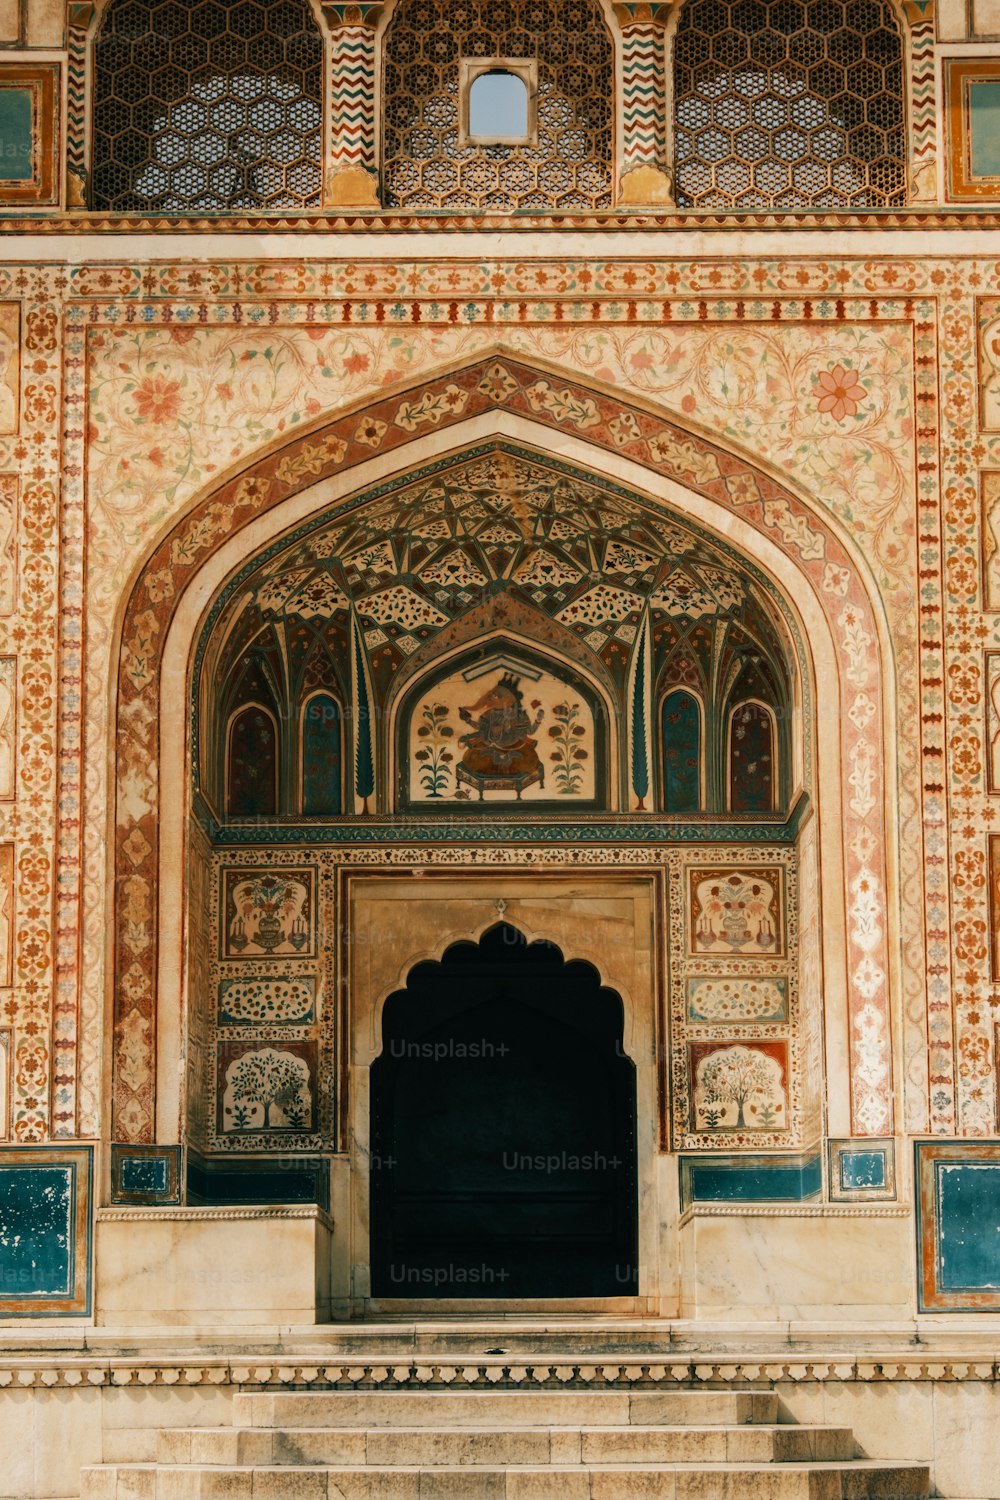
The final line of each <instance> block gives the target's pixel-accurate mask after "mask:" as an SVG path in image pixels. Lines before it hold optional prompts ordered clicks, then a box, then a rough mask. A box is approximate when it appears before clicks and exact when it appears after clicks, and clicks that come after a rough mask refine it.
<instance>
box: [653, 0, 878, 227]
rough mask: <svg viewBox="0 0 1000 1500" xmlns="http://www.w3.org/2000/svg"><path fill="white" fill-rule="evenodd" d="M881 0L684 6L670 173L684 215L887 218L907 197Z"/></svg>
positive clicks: (708, 1) (693, 2)
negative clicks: (800, 211)
mask: <svg viewBox="0 0 1000 1500" xmlns="http://www.w3.org/2000/svg"><path fill="white" fill-rule="evenodd" d="M904 98H905V94H904V88H903V49H902V38H901V35H900V29H899V25H898V23H897V21H896V18H895V16H894V15H893V13H892V10H891V7H890V4H889V0H686V3H685V5H684V8H683V10H682V11H681V15H680V20H679V22H678V25H677V32H676V35H675V37H674V153H675V161H674V176H675V190H676V195H677V202H678V205H679V206H681V207H685V208H687V207H690V208H723V209H751V210H752V209H757V210H762V209H773V208H813V209H828V208H883V207H890V206H892V205H893V204H898V203H902V202H903V200H904V196H905V186H906V128H905V119H904Z"/></svg>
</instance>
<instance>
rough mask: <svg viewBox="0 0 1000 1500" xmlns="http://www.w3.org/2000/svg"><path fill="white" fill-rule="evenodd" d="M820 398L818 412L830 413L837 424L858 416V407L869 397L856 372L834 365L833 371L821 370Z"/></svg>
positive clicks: (819, 378)
mask: <svg viewBox="0 0 1000 1500" xmlns="http://www.w3.org/2000/svg"><path fill="white" fill-rule="evenodd" d="M817 379H818V383H819V388H820V398H819V405H818V407H817V410H818V411H821V412H829V414H830V416H831V417H832V418H833V420H834V421H835V422H842V421H843V420H844V418H845V417H853V416H855V415H856V414H857V410H858V405H859V403H860V402H862V401H863V400H864V399H865V397H866V396H867V395H868V392H867V391H866V390H865V388H864V386H863V385H862V384H861V383H860V381H859V379H858V374H857V372H856V371H854V370H847V369H845V368H844V366H843V365H834V367H833V369H832V370H820V372H819V375H818V377H817Z"/></svg>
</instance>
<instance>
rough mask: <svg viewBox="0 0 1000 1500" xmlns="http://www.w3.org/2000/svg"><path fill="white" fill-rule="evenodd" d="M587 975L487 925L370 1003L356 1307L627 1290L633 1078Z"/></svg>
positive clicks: (611, 1010) (593, 976)
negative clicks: (365, 1255) (368, 1158)
mask: <svg viewBox="0 0 1000 1500" xmlns="http://www.w3.org/2000/svg"><path fill="white" fill-rule="evenodd" d="M623 1023H624V1011H623V1006H622V1002H621V999H620V998H619V996H618V995H616V994H615V993H614V991H613V990H609V989H605V988H603V987H602V986H601V982H600V977H599V975H598V974H597V972H596V970H595V969H594V968H593V967H592V966H591V965H590V964H588V963H584V962H580V961H572V962H569V963H567V962H565V961H564V959H563V957H562V954H561V953H560V952H559V949H558V948H556V947H555V946H554V945H552V944H550V943H544V942H536V943H531V944H529V943H528V942H527V941H526V940H525V938H524V937H523V935H522V934H521V933H519V932H517V931H516V930H515V929H514V928H512V927H510V926H508V925H507V924H505V923H502V924H500V925H498V926H496V927H494V928H492V929H491V930H490V931H489V932H488V933H486V934H485V935H484V937H483V938H482V939H481V941H480V942H479V943H478V944H474V943H458V944H456V945H455V946H454V947H452V948H449V949H448V951H447V952H446V953H445V955H444V957H443V959H442V960H441V962H440V963H421V964H418V965H416V966H415V967H414V969H413V970H412V971H411V973H410V975H409V977H408V979H407V983H406V988H405V989H404V990H399V991H397V992H396V993H395V994H393V995H391V996H390V997H389V999H388V1000H387V1001H386V1005H385V1009H384V1013H383V1021H382V1053H381V1055H380V1056H379V1057H378V1058H377V1059H376V1060H375V1062H374V1063H373V1065H372V1070H371V1085H372V1094H371V1097H372V1162H371V1224H372V1229H371V1233H372V1294H373V1296H375V1297H377V1298H398V1297H414V1298H427V1297H436V1298H526V1297H550V1298H551V1297H571V1298H581V1297H614V1296H617V1297H622V1296H634V1295H635V1294H636V1292H637V1290H638V1268H637V1264H636V1260H637V1254H636V1239H637V1218H638V1214H637V1202H636V1147H635V1134H636V1131H635V1125H636V1119H635V1113H636V1089H635V1068H634V1066H633V1064H632V1062H631V1060H630V1059H629V1058H628V1057H627V1056H626V1055H625V1051H624V1046H623Z"/></svg>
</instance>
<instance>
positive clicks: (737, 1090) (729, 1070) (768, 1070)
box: [698, 1047, 777, 1130]
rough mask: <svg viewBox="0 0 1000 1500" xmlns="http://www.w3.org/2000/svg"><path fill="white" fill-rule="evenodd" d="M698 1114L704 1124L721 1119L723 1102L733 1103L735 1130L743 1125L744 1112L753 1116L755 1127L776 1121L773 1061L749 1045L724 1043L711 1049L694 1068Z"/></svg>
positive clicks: (743, 1127)
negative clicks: (708, 1054)
mask: <svg viewBox="0 0 1000 1500" xmlns="http://www.w3.org/2000/svg"><path fill="white" fill-rule="evenodd" d="M698 1094H699V1114H700V1115H701V1116H702V1118H703V1120H704V1123H705V1124H711V1126H718V1125H720V1124H721V1123H722V1117H723V1112H724V1110H725V1108H726V1106H729V1105H735V1106H736V1121H735V1124H734V1126H733V1128H734V1129H736V1130H744V1129H746V1128H747V1114H748V1113H751V1112H752V1113H753V1114H755V1115H756V1116H757V1118H756V1119H755V1120H753V1121H752V1124H753V1125H754V1126H756V1127H760V1126H764V1127H765V1128H766V1127H767V1126H769V1125H774V1124H776V1123H777V1111H776V1110H775V1108H774V1104H775V1099H774V1095H775V1078H774V1072H773V1065H772V1064H771V1062H770V1060H769V1059H768V1058H766V1057H765V1056H763V1054H761V1053H760V1052H757V1051H754V1050H753V1049H752V1048H749V1047H726V1048H725V1049H724V1050H722V1051H719V1052H714V1053H713V1054H712V1056H711V1057H709V1058H707V1059H706V1061H705V1062H704V1063H703V1064H702V1066H701V1067H700V1068H699V1070H698Z"/></svg>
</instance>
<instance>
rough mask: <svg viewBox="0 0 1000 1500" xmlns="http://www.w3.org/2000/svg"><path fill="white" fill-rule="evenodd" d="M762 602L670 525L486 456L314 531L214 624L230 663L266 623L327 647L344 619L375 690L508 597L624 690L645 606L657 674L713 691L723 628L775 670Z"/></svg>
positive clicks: (607, 493) (529, 465) (590, 486)
mask: <svg viewBox="0 0 1000 1500" xmlns="http://www.w3.org/2000/svg"><path fill="white" fill-rule="evenodd" d="M760 594H761V587H760V584H759V583H758V582H757V581H756V580H752V579H751V578H750V577H749V576H748V575H747V574H746V573H745V572H744V570H743V569H741V568H740V567H739V565H738V564H737V563H736V562H735V560H734V559H733V558H731V557H730V556H729V555H727V554H726V553H725V552H723V551H722V550H721V549H719V548H716V547H714V546H713V545H711V544H710V543H708V542H707V541H706V540H705V538H704V537H703V536H702V535H700V534H699V533H697V532H695V531H694V530H692V529H689V528H688V527H686V526H684V525H683V523H682V522H680V521H678V520H670V521H668V520H667V519H666V518H664V517H663V516H662V514H661V515H654V514H653V513H652V512H651V511H649V510H648V509H647V508H645V507H644V506H643V505H642V504H640V503H639V502H638V501H635V500H631V499H628V498H626V497H624V496H622V495H620V494H617V493H613V492H612V491H611V489H610V487H605V486H603V485H602V484H601V483H600V482H599V481H597V482H589V481H587V480H585V479H582V478H579V477H578V476H577V475H576V474H575V473H570V472H567V471H566V470H564V469H560V468H559V467H557V466H554V465H549V464H547V463H545V462H544V461H543V460H540V459H539V460H535V459H533V458H528V457H526V456H524V455H523V454H518V453H516V452H512V451H509V450H505V449H504V447H503V446H502V445H497V446H496V447H495V449H493V450H492V451H487V452H485V453H480V454H478V455H474V456H471V457H466V458H465V459H464V460H463V459H462V458H458V459H456V461H455V463H454V465H453V466H451V467H449V468H447V469H445V470H444V471H443V472H439V473H436V474H435V475H434V476H433V477H431V478H424V479H421V480H419V481H417V482H414V483H412V484H410V485H407V486H403V487H401V488H399V489H397V490H395V491H394V493H393V494H392V495H391V496H389V497H384V496H383V497H382V498H380V499H378V500H376V501H372V502H370V503H368V504H366V505H363V506H361V507H359V508H358V509H357V510H356V511H355V512H354V513H353V514H352V515H351V516H350V517H348V518H347V519H344V518H343V517H338V519H336V520H335V521H331V522H329V523H327V524H325V525H323V524H321V525H319V526H314V527H313V529H311V530H310V531H309V533H308V534H307V535H306V536H304V537H300V539H299V540H297V541H294V542H293V543H292V544H290V545H289V546H288V547H286V548H284V549H283V550H281V551H280V552H279V553H278V554H277V555H276V556H272V557H271V558H270V559H269V561H268V562H267V563H266V564H265V565H264V566H262V567H261V568H260V569H259V570H257V571H256V572H255V573H254V574H252V575H251V576H250V578H249V579H246V578H245V580H244V583H243V586H242V587H241V589H240V590H239V594H238V597H236V598H234V599H233V600H232V601H231V602H230V605H229V607H228V609H227V610H226V611H224V612H223V617H222V619H221V620H220V621H219V626H221V628H222V629H223V630H226V629H227V628H228V626H227V623H226V616H227V615H235V614H237V613H238V614H239V620H238V622H237V623H236V628H235V630H234V631H233V633H232V635H231V636H230V646H229V650H228V651H227V655H228V656H229V659H230V660H232V659H233V653H235V652H241V651H245V650H246V649H247V648H248V647H249V646H250V645H251V644H252V643H253V640H254V639H255V638H256V637H258V636H259V635H260V634H261V632H262V631H265V630H266V629H267V627H268V626H269V625H270V626H272V627H274V626H277V627H279V628H280V629H281V630H282V633H283V635H284V636H285V637H286V639H288V638H290V637H293V636H294V637H296V638H298V639H310V640H314V639H317V638H325V639H326V640H327V642H328V644H329V646H330V648H331V649H335V646H334V642H335V640H336V639H337V638H338V637H339V638H340V639H341V640H342V639H343V631H344V630H345V629H346V627H347V623H348V620H349V617H350V614H351V612H352V610H353V611H354V612H356V616H357V619H358V622H359V624H360V626H361V630H362V634H363V637H364V640H365V643H366V646H367V648H368V650H369V652H370V653H372V654H373V655H374V656H375V657H377V659H378V666H379V668H380V670H379V671H378V672H377V674H376V675H377V676H379V677H385V676H388V675H390V674H394V673H395V672H396V671H397V669H398V667H399V665H401V663H402V662H404V661H405V660H406V659H407V658H408V657H410V656H411V655H412V654H413V653H414V652H416V651H417V650H418V649H419V648H420V647H421V646H422V645H424V644H425V642H427V641H428V640H430V639H431V638H432V637H433V636H434V635H435V634H436V633H437V632H438V631H439V630H441V629H442V628H443V627H445V626H446V625H451V624H453V623H454V622H455V621H457V620H459V619H460V618H461V616H463V615H464V614H469V613H470V612H472V611H474V610H477V609H478V608H479V607H480V606H482V605H483V604H484V603H485V602H486V601H489V600H490V599H496V598H498V597H499V596H506V597H508V598H512V599H514V600H515V601H516V602H517V603H519V604H520V605H522V606H524V607H526V608H527V609H528V610H529V611H532V610H533V611H535V612H537V613H539V614H542V615H545V616H547V617H549V619H550V620H552V621H553V622H555V624H556V625H557V626H558V627H562V628H563V629H564V630H566V631H571V632H572V633H573V635H574V636H576V637H577V639H578V642H579V645H580V646H582V647H583V648H584V649H585V651H586V652H588V653H592V654H593V656H595V657H597V658H599V659H600V661H601V663H602V665H603V666H604V668H605V673H603V674H602V675H606V674H610V676H611V677H612V678H613V679H616V680H617V681H619V682H621V681H622V679H623V674H624V670H625V667H626V664H627V660H628V656H629V653H630V650H631V646H632V643H633V641H634V640H635V636H636V633H637V630H638V627H639V624H640V621H641V619H642V615H643V612H644V610H645V609H646V608H647V606H648V608H649V611H650V618H651V623H652V626H653V629H654V639H655V641H656V642H657V646H658V647H659V650H658V656H659V658H660V660H661V662H662V661H663V660H664V659H665V657H666V655H669V653H670V652H671V650H673V649H674V648H676V647H677V645H678V644H679V643H681V642H687V645H688V647H689V649H690V651H691V652H693V653H694V655H695V656H696V657H697V658H698V659H699V662H700V665H701V668H702V670H703V672H704V673H705V674H706V676H705V680H706V681H710V680H711V673H710V666H709V659H708V658H709V657H710V656H711V655H712V653H713V652H716V653H717V651H718V648H719V645H720V644H721V637H722V636H723V635H725V634H726V633H727V630H728V627H730V626H735V627H736V634H737V635H738V636H739V637H740V638H741V640H743V641H744V642H746V641H750V642H753V643H755V644H756V645H757V646H759V647H760V648H761V649H762V650H763V651H764V654H765V655H766V656H767V657H768V658H770V659H772V660H773V657H774V654H775V645H776V643H775V631H774V623H773V616H772V615H771V614H770V613H769V612H768V611H766V610H765V609H764V608H762V606H761V601H760ZM248 595H249V597H248ZM303 627H306V629H305V630H303ZM331 627H332V628H331ZM717 627H718V628H717ZM223 675H224V674H223Z"/></svg>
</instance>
